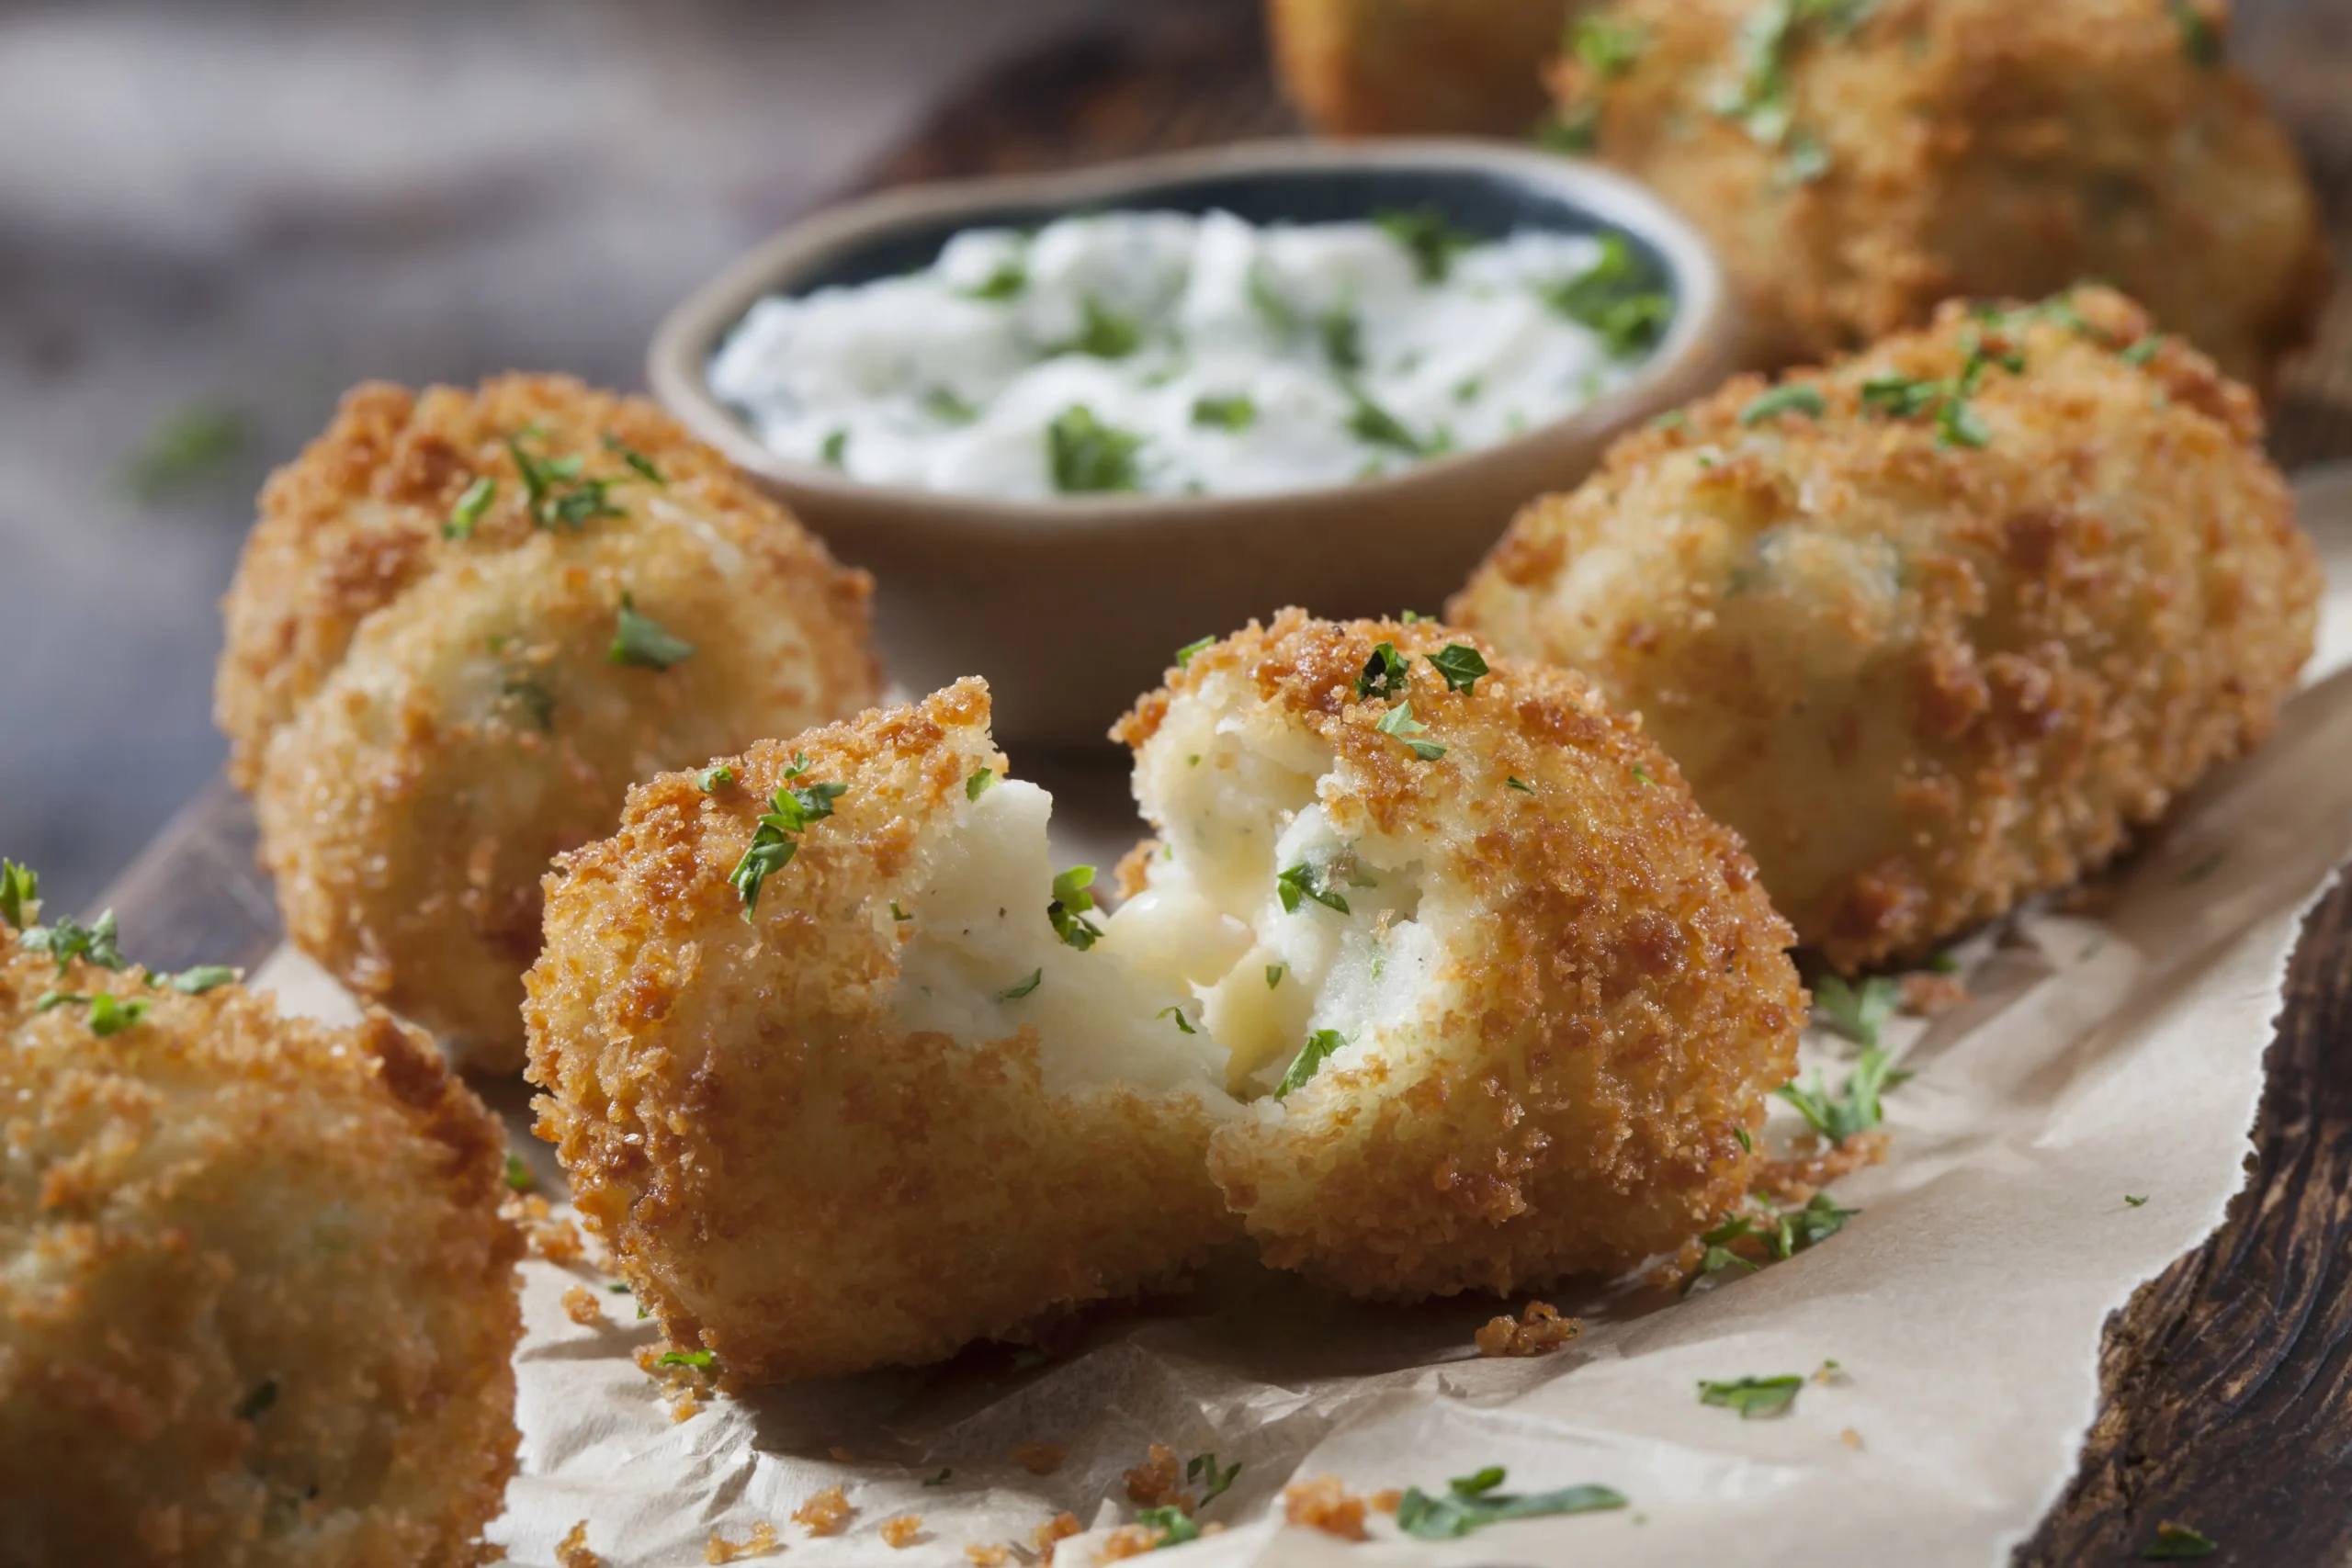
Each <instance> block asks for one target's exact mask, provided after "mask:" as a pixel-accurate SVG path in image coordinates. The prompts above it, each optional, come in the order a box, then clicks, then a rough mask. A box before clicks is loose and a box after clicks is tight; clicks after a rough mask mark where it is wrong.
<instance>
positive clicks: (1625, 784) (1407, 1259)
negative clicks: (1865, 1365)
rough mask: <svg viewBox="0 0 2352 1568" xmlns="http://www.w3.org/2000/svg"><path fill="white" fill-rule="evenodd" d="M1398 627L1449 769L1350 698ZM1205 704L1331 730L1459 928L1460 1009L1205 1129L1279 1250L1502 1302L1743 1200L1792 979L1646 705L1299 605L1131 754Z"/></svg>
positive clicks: (1381, 704)
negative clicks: (1456, 658) (1646, 731)
mask: <svg viewBox="0 0 2352 1568" xmlns="http://www.w3.org/2000/svg"><path fill="white" fill-rule="evenodd" d="M1382 641H1387V642H1391V643H1393V644H1394V645H1395V646H1396V648H1397V650H1398V651H1399V652H1400V653H1402V654H1404V655H1406V656H1407V657H1408V659H1410V660H1411V664H1410V671H1411V674H1410V690H1409V694H1408V695H1409V700H1410V702H1411V704H1412V708H1413V713H1414V715H1415V716H1416V717H1417V718H1418V719H1419V721H1420V722H1423V723H1426V724H1427V725H1428V727H1429V728H1428V731H1427V734H1426V736H1424V737H1423V739H1428V740H1431V741H1435V742H1437V743H1438V744H1441V745H1442V746H1444V747H1445V748H1446V750H1445V754H1444V755H1443V757H1442V758H1441V759H1439V760H1437V761H1421V760H1419V758H1418V757H1416V755H1415V754H1414V753H1413V751H1411V750H1408V748H1407V746H1406V745H1404V744H1403V743H1402V742H1401V741H1399V740H1398V739H1396V738H1395V737H1394V736H1392V735H1389V734H1384V733H1382V732H1381V731H1380V730H1379V729H1378V728H1376V727H1377V725H1378V723H1379V722H1380V720H1381V719H1382V717H1383V716H1385V714H1387V713H1388V712H1389V711H1390V710H1391V708H1392V707H1393V704H1392V703H1391V702H1389V701H1385V700H1374V701H1370V702H1362V701H1358V700H1357V698H1356V695H1355V691H1354V682H1355V679H1356V676H1357V674H1358V673H1359V672H1360V671H1363V669H1364V667H1365V663H1366V660H1368V659H1369V658H1370V657H1371V656H1372V653H1373V649H1374V645H1375V644H1376V643H1379V642H1382ZM1455 641H1471V642H1473V643H1474V644H1475V645H1476V646H1477V647H1478V648H1480V649H1481V650H1482V651H1483V652H1484V653H1485V655H1486V657H1487V662H1488V663H1489V665H1490V666H1491V672H1490V673H1488V674H1487V675H1486V676H1485V677H1483V678H1481V679H1479V680H1478V681H1477V682H1476V686H1475V688H1474V690H1473V691H1472V692H1471V693H1468V694H1463V693H1457V692H1453V691H1450V690H1449V689H1448V688H1447V685H1446V683H1445V682H1444V681H1442V679H1441V678H1440V676H1439V675H1438V674H1437V672H1436V671H1434V670H1432V669H1431V668H1430V665H1429V664H1428V663H1427V662H1426V661H1425V660H1423V659H1422V658H1419V657H1415V656H1425V655H1427V654H1430V653H1434V652H1437V651H1438V650H1439V649H1442V648H1443V647H1444V646H1445V645H1446V644H1448V643H1450V642H1455ZM1192 703H1206V704H1209V705H1212V708H1213V710H1214V711H1215V712H1216V714H1217V715H1218V716H1219V717H1220V720H1221V721H1225V722H1240V723H1244V724H1249V723H1253V722H1256V721H1258V720H1259V719H1261V718H1264V717H1272V718H1273V719H1274V720H1275V721H1276V722H1277V723H1278V724H1280V725H1282V726H1283V727H1295V728H1298V729H1303V730H1306V731H1309V732H1311V733H1312V734H1313V735H1314V736H1316V737H1317V738H1318V739H1319V740H1320V741H1321V742H1322V744H1323V745H1325V746H1327V747H1329V750H1331V752H1332V753H1333V755H1334V758H1335V761H1334V764H1333V768H1332V771H1331V772H1330V773H1328V774H1327V775H1326V776H1325V778H1324V779H1323V781H1322V783H1321V784H1320V786H1319V792H1318V793H1319V800H1320V804H1321V805H1322V807H1323V808H1324V809H1325V810H1326V811H1327V812H1328V813H1329V815H1330V817H1331V818H1332V820H1333V822H1334V823H1335V825H1337V826H1338V827H1339V828H1340V830H1341V831H1343V832H1345V833H1347V834H1349V835H1350V836H1351V837H1354V838H1359V839H1361V838H1363V837H1365V836H1370V835H1380V836H1385V837H1388V838H1392V839H1395V840H1400V841H1403V842H1406V843H1409V844H1410V845H1411V846H1413V849H1414V851H1415V852H1416V853H1417V855H1418V857H1419V863H1420V865H1421V868H1422V869H1421V873H1420V876H1421V882H1422V886H1423V892H1422V894H1421V907H1422V910H1423V913H1422V916H1421V917H1420V918H1422V919H1441V918H1442V919H1445V920H1446V921H1447V922H1448V924H1449V925H1450V926H1452V927H1453V930H1452V932H1451V934H1449V935H1448V937H1447V939H1446V940H1447V959H1448V969H1447V972H1446V973H1445V974H1444V975H1443V976H1442V979H1443V981H1444V983H1445V987H1446V995H1447V997H1448V998H1449V999H1448V1001H1447V1003H1446V1005H1445V1007H1444V1009H1443V1010H1442V1011H1441V1012H1439V1013H1437V1014H1436V1015H1434V1016H1428V1017H1419V1018H1415V1019H1412V1020H1408V1021H1403V1023H1402V1026H1400V1027H1398V1028H1396V1029H1393V1030H1385V1031H1384V1032H1382V1033H1381V1034H1380V1035H1379V1037H1378V1038H1377V1039H1376V1040H1375V1041H1374V1043H1373V1048H1372V1049H1371V1050H1370V1051H1368V1052H1366V1053H1364V1054H1363V1055H1362V1056H1360V1057H1357V1058H1352V1059H1348V1060H1347V1061H1346V1062H1345V1065H1342V1058H1340V1057H1334V1058H1333V1059H1332V1063H1331V1064H1330V1065H1329V1066H1325V1067H1324V1068H1323V1069H1322V1070H1321V1071H1320V1072H1319V1073H1318V1074H1317V1076H1316V1077H1315V1078H1313V1079H1312V1080H1311V1081H1309V1082H1308V1083H1307V1084H1306V1085H1305V1086H1304V1087H1303V1088H1301V1089H1297V1090H1295V1091H1294V1092H1293V1093H1292V1094H1291V1095H1290V1096H1289V1097H1288V1098H1287V1099H1286V1100H1283V1102H1282V1107H1281V1110H1280V1111H1279V1112H1278V1113H1275V1114H1272V1115H1271V1116H1261V1117H1257V1118H1246V1119H1239V1120H1237V1121H1235V1122H1230V1123H1228V1124H1227V1125H1225V1126H1223V1127H1221V1128H1219V1130H1218V1131H1217V1134H1216V1138H1215V1141H1214V1142H1213V1144H1212V1145H1211V1150H1210V1168H1211V1170H1212V1171H1213V1172H1214V1174H1215V1175H1216V1179H1217V1181H1218V1182H1219V1184H1220V1185H1221V1186H1222V1187H1223V1188H1224V1190H1225V1193H1226V1196H1227V1200H1228V1201H1229V1202H1230V1203H1231V1204H1232V1206H1233V1207H1234V1208H1235V1209H1236V1210H1238V1211H1239V1212H1240V1213H1242V1214H1243V1215H1244V1216H1245V1218H1246V1220H1247V1223H1248V1225H1249V1228H1250V1234H1251V1235H1254V1236H1256V1237H1257V1238H1258V1240H1259V1242H1260V1245H1261V1248H1262V1249H1263V1251H1264V1253H1265V1256H1266V1258H1267V1259H1268V1261H1270V1262H1272V1263H1273V1264H1275V1265H1277V1266H1279V1267H1286V1268H1295V1269H1303V1270H1305V1271H1306V1272H1308V1273H1310V1274H1312V1275H1314V1276H1315V1277H1317V1278H1318V1279H1320V1280H1326V1281H1328V1282H1330V1283H1332V1284H1335V1285H1337V1286H1339V1287H1340V1288H1342V1289H1344V1290H1348V1291H1351V1292H1356V1293H1359V1294H1364V1295H1374V1296H1390V1297H1416V1296H1423V1295H1430V1294H1445V1293H1451V1292H1458V1291H1463V1290H1471V1289H1488V1290H1496V1291H1506V1292H1508V1291H1511V1290H1514V1289H1517V1288H1519V1287H1520V1286H1521V1285H1523V1284H1527V1283H1532V1282H1534V1281H1538V1280H1550V1279H1553V1278H1555V1277H1557V1276H1559V1275H1562V1274H1566V1273H1572V1272H1577V1271H1582V1270H1589V1269H1616V1268H1621V1267H1623V1266H1625V1265H1628V1264H1631V1263H1633V1262H1635V1261H1637V1260H1639V1259H1641V1258H1645V1257H1647V1256H1649V1255H1650V1254H1653V1253H1655V1252H1657V1251H1661V1250H1665V1249H1668V1248H1671V1247H1675V1246H1678V1245H1679V1244H1680V1243H1681V1242H1682V1241H1683V1240H1684V1239H1686V1238H1687V1237H1689V1236H1690V1235H1691V1234H1692V1233H1693V1232H1694V1231H1696V1230H1698V1229H1701V1228H1702V1227H1703V1226H1704V1225H1705V1224H1707V1223H1708V1222H1709V1221H1710V1220H1711V1219H1712V1218H1713V1216H1715V1215H1717V1214H1719V1213H1721V1212H1722V1211H1723V1210H1724V1208H1725V1207H1726V1206H1728V1205H1729V1204H1731V1203H1732V1202H1733V1201H1736V1199H1737V1198H1738V1196H1739V1194H1740V1192H1741V1191H1742V1190H1743V1188H1744V1186H1745V1183H1746V1180H1747V1172H1748V1168H1749V1165H1750V1156H1749V1153H1748V1151H1747V1149H1746V1148H1745V1147H1743V1146H1742V1145H1741V1144H1740V1142H1739V1141H1738V1136H1737V1132H1738V1130H1740V1129H1746V1128H1752V1127H1754V1126H1756V1125H1758V1124H1759V1123H1760V1122H1761V1121H1762V1119H1763V1110H1764V1100H1765V1096H1766V1095H1767V1094H1768V1093H1769V1092H1770V1090H1771V1089H1772V1088H1774V1087H1775V1086H1776V1085H1779V1084H1781V1083H1783V1082H1785V1081H1787V1079H1788V1077H1790V1075H1791V1073H1792V1071H1793V1069H1794V1066H1795V1049H1796V1035H1797V1031H1798V1029H1799V1027H1800V1025H1801V1023H1802V1021H1803V1019H1804V1003H1805V998H1804V990H1803V989H1802V987H1800V986H1799V985H1798V983H1797V976H1796V971H1795V969H1794V967H1793V965H1792V964H1791V963H1790V960H1789V958H1788V954H1787V953H1786V949H1787V947H1788V945H1789V943H1790V941H1791V932H1790V931H1789V928H1788V925H1787V923H1786V922H1785V921H1783V920H1782V919H1781V918H1780V916H1779V915H1777V914H1776V913H1774V912H1773V909H1772V908H1771V906H1770V903H1768V902H1767V900H1766V898H1765V896H1764V893H1763V891H1762V889H1761V888H1760V887H1759V886H1758V885H1757V882H1756V877H1755V870H1754V867H1753V865H1752V864H1751V863H1750V862H1749V860H1748V858H1747V854H1746V853H1745V852H1743V851H1742V850H1741V848H1740V844H1739V840H1737V839H1736V837H1735V836H1734V835H1733V834H1732V833H1730V832H1728V831H1726V830H1725V829H1723V828H1722V827H1719V826H1718V825H1717V824H1715V823H1714V822H1713V821H1711V820H1709V819H1708V818H1707V817H1706V816H1704V815H1703V814H1702V812H1701V811H1700V809H1699V807H1698V806H1697V805H1696V804H1695V803H1694V802H1693V801H1692V799H1691V794H1690V791H1689V790H1688V789H1687V788H1686V787H1685V786H1684V784H1683V782H1682V778H1681V775H1680V773H1679V772H1677V770H1676V768H1675V766H1674V764H1673V762H1671V761H1669V760H1668V758H1667V756H1666V754H1665V753H1664V752H1663V751H1662V750H1659V748H1658V747H1657V746H1656V745H1654V744H1652V743H1651V742H1650V741H1649V740H1647V739H1645V738H1644V736H1643V735H1642V733H1641V731H1640V728H1639V727H1638V725H1637V724H1636V723H1635V722H1634V721H1631V720H1628V719H1626V718H1623V717H1621V716H1617V715H1615V714H1612V713H1611V712H1610V711H1609V709H1608V708H1607V706H1606V705H1604V703H1603V702H1602V700H1601V697H1600V694H1599V692H1598V691H1597V690H1596V689H1595V688H1594V687H1593V686H1592V685H1591V683H1590V682H1587V681H1586V680H1584V679H1583V678H1582V677H1581V676H1578V675H1576V674H1573V673H1571V672H1569V671H1563V670H1555V669H1550V668H1546V667H1544V666H1542V665H1538V664H1535V663H1533V662H1531V661H1527V660H1516V659H1511V658H1509V657H1507V656H1505V655H1504V654H1503V653H1501V652H1500V651H1498V649H1495V648H1494V647H1493V646H1492V645H1490V644H1487V643H1484V642H1479V641H1477V639H1476V638H1469V637H1464V636H1463V635H1462V634H1460V633H1457V632H1453V631H1451V630H1448V629H1447V628H1446V627H1444V626H1436V625H1432V624H1430V623H1428V622H1419V623H1417V624H1412V625H1403V624H1399V623H1397V622H1369V621H1365V622H1356V623H1352V624H1347V625H1337V624H1333V623H1331V622H1328V621H1317V620H1313V619H1310V618H1308V617H1307V616H1306V615H1304V614H1303V613H1302V612H1299V611H1296V610H1286V611H1284V612H1283V613H1282V614H1281V615H1278V616H1277V617H1276V618H1275V619H1274V621H1273V623H1272V626H1267V627H1264V628H1261V627H1259V626H1256V625H1254V624H1253V625H1252V626H1250V628H1249V629H1248V630H1246V631H1243V632H1240V633H1238V634H1237V635H1235V636H1234V637H1229V638H1227V640H1225V641H1224V642H1221V643H1219V644H1216V646H1214V647H1212V648H1209V649H1205V650H1204V651H1202V652H1200V653H1196V654H1194V655H1193V657H1192V659H1191V660H1190V661H1189V663H1188V666H1187V667H1186V668H1185V669H1184V670H1182V671H1170V678H1169V683H1168V685H1167V686H1166V687H1164V688H1163V689H1161V690H1160V691H1158V692H1155V693H1153V694H1150V695H1148V696H1147V697H1145V698H1144V699H1142V701H1141V702H1139V703H1138V704H1137V705H1136V709H1135V711H1134V712H1133V713H1131V714H1130V715H1129V716H1127V717H1126V718H1125V720H1124V721H1123V722H1122V723H1121V725H1120V726H1119V728H1118V729H1117V730H1116V731H1115V732H1114V736H1115V738H1116V739H1122V740H1124V741H1125V742H1126V743H1127V744H1128V745H1130V746H1132V747H1134V748H1136V750H1137V753H1138V769H1139V772H1140V770H1141V769H1142V768H1144V767H1146V766H1148V765H1149V764H1148V761H1147V755H1148V752H1149V750H1150V749H1151V747H1152V745H1153V741H1154V738H1155V737H1156V736H1157V735H1158V734H1159V730H1160V729H1161V728H1162V726H1163V725H1166V724H1168V723H1169V721H1170V715H1171V713H1173V712H1174V710H1175V709H1176V708H1177V707H1178V706H1180V705H1185V704H1192ZM1513 778H1516V779H1518V780H1519V781H1520V782H1521V784H1526V785H1527V786H1529V787H1528V788H1527V789H1525V790H1521V789H1518V788H1514V787H1513V786H1512V785H1511V784H1510V780H1511V779H1513ZM1150 864H1152V863H1149V862H1147V863H1146V865H1147V866H1148V865H1150ZM1441 902H1448V903H1452V904H1453V906H1454V912H1453V913H1451V914H1448V915H1445V916H1442V917H1441V916H1439V915H1436V914H1433V913H1432V911H1433V910H1434V909H1435V908H1436V906H1438V905H1439V904H1440V903H1441Z"/></svg>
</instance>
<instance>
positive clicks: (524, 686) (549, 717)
mask: <svg viewBox="0 0 2352 1568" xmlns="http://www.w3.org/2000/svg"><path fill="white" fill-rule="evenodd" d="M498 694H499V695H500V696H503V697H509V698H512V699H513V700H514V701H515V702H518V703H520V704H522V705H523V706H524V708H525V709H526V711H528V712H529V714H530V716H531V720H532V722H533V723H535V724H537V726H538V727H539V728H540V729H541V730H551V729H553V728H555V694H554V693H553V692H550V691H548V689H547V688H546V687H545V686H542V685H540V684H539V683H538V682H537V681H535V680H533V679H531V677H529V676H528V675H515V676H511V677H509V678H508V679H507V682H506V683H505V684H504V685H503V686H501V687H499V688H498Z"/></svg>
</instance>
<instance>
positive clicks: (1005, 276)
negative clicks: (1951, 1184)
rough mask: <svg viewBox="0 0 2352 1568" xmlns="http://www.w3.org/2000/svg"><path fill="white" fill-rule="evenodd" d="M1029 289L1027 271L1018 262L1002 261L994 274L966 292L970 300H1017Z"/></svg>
mask: <svg viewBox="0 0 2352 1568" xmlns="http://www.w3.org/2000/svg"><path fill="white" fill-rule="evenodd" d="M1028 287H1029V269H1028V268H1027V267H1025V266H1023V265H1021V263H1020V262H1018V261H1002V262H999V263H998V264H997V268H996V270H995V271H994V272H992V273H990V274H989V275H988V276H987V277H985V278H983V279H982V280H981V281H980V283H979V285H978V287H977V288H972V289H969V290H967V294H966V297H967V299H998V300H1002V299H1019V298H1020V297H1021V293H1022V291H1023V289H1025V288H1028Z"/></svg>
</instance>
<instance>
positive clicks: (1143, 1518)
mask: <svg viewBox="0 0 2352 1568" xmlns="http://www.w3.org/2000/svg"><path fill="white" fill-rule="evenodd" d="M1136 1523H1137V1524H1139V1525H1141V1526H1143V1527H1144V1528H1145V1529H1152V1530H1158V1531H1159V1540H1155V1541H1153V1542H1152V1544H1151V1549H1152V1550H1153V1551H1160V1550H1162V1549H1164V1548H1166V1547H1170V1546H1182V1545H1183V1544H1184V1543H1185V1542H1186V1541H1188V1540H1200V1539H1201V1527H1200V1526H1198V1525H1196V1524H1194V1523H1193V1516H1192V1515H1190V1514H1188V1513H1186V1512H1185V1511H1184V1510H1183V1509H1182V1508H1179V1507H1177V1506H1175V1505H1174V1504H1172V1503H1171V1504H1170V1505H1168V1506H1165V1507H1159V1508H1138V1509H1137V1510H1136Z"/></svg>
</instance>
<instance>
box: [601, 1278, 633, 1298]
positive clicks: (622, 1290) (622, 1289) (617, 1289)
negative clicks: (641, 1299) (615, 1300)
mask: <svg viewBox="0 0 2352 1568" xmlns="http://www.w3.org/2000/svg"><path fill="white" fill-rule="evenodd" d="M605 1290H607V1291H609V1292H612V1293H613V1294H614V1295H616V1296H625V1295H627V1294H628V1280H614V1281H613V1282H612V1283H611V1284H609V1285H607V1286H605Z"/></svg>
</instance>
